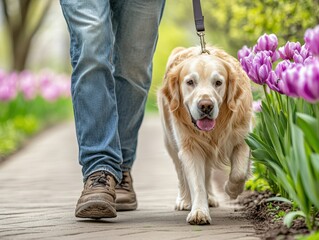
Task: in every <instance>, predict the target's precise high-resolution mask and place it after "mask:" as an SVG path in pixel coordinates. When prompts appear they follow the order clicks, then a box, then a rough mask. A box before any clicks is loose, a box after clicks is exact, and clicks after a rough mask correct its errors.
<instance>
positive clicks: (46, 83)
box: [39, 72, 60, 102]
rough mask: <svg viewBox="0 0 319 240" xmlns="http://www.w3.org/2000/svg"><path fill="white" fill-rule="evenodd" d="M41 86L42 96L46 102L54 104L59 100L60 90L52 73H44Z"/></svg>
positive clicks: (41, 77)
mask: <svg viewBox="0 0 319 240" xmlns="http://www.w3.org/2000/svg"><path fill="white" fill-rule="evenodd" d="M39 84H40V90H41V91H40V94H41V96H42V97H43V98H44V99H45V100H47V101H49V102H54V101H56V100H57V99H58V98H59V96H60V89H59V87H58V85H57V84H56V83H55V81H54V76H53V75H52V73H47V72H45V73H42V75H41V76H40V82H39Z"/></svg>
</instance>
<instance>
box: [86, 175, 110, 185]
mask: <svg viewBox="0 0 319 240" xmlns="http://www.w3.org/2000/svg"><path fill="white" fill-rule="evenodd" d="M91 179H92V183H91V185H90V187H97V186H101V187H105V186H107V187H110V183H109V181H108V180H109V179H108V176H107V175H106V174H105V172H102V173H101V174H100V175H97V176H93V177H92V178H91Z"/></svg>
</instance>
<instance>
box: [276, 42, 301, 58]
mask: <svg viewBox="0 0 319 240" xmlns="http://www.w3.org/2000/svg"><path fill="white" fill-rule="evenodd" d="M278 51H279V54H280V57H281V58H282V59H287V60H293V57H294V54H295V53H299V52H300V51H301V45H300V43H299V42H296V43H295V42H287V43H286V45H285V46H283V47H280V48H279V50H278Z"/></svg>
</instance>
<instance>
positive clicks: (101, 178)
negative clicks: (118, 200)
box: [75, 171, 116, 218]
mask: <svg viewBox="0 0 319 240" xmlns="http://www.w3.org/2000/svg"><path fill="white" fill-rule="evenodd" d="M115 185H116V182H115V179H114V177H113V176H112V175H110V174H109V173H108V172H106V171H99V172H95V173H93V174H91V175H90V176H89V177H88V179H87V181H86V182H85V184H84V189H83V191H82V194H81V197H80V198H79V200H78V203H77V204H76V208H75V216H76V217H79V218H114V217H116V210H115V189H114V188H115Z"/></svg>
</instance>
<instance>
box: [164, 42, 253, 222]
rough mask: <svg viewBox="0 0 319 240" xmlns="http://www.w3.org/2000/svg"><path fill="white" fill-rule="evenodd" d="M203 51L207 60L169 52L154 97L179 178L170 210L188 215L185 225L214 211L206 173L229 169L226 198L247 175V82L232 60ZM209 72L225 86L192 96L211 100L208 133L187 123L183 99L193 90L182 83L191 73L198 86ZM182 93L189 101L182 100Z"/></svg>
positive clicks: (195, 50) (195, 51) (194, 50)
mask: <svg viewBox="0 0 319 240" xmlns="http://www.w3.org/2000/svg"><path fill="white" fill-rule="evenodd" d="M208 50H209V51H210V55H207V54H201V53H200V48H199V47H191V48H187V49H186V48H176V49H174V50H173V52H172V53H171V55H170V57H169V60H168V63H167V67H166V73H165V77H164V81H163V86H162V88H161V89H160V91H159V92H158V106H159V110H160V113H161V119H162V125H163V129H164V138H165V145H166V148H167V150H168V153H169V154H170V156H171V157H172V159H173V161H174V164H175V167H176V171H177V175H178V179H179V194H178V197H177V200H176V209H177V210H185V209H187V210H191V212H190V214H189V215H188V217H187V221H188V222H189V223H191V224H207V223H210V221H211V219H210V215H209V210H208V205H209V206H218V202H217V201H216V199H215V198H214V194H213V192H212V184H211V181H212V180H211V178H212V176H211V170H212V169H214V168H223V166H225V165H226V166H230V169H231V170H230V174H229V179H228V181H227V182H226V184H225V191H226V193H227V194H228V195H229V196H230V197H231V198H237V196H238V195H239V194H240V193H241V192H242V190H243V186H244V182H245V180H246V178H247V174H248V172H249V159H248V158H249V149H248V146H247V145H246V144H245V141H244V138H245V137H246V136H247V134H248V132H249V131H250V127H251V117H252V110H251V105H252V95H251V87H250V80H249V79H248V77H247V75H246V73H244V71H243V70H242V68H241V66H240V64H239V62H238V61H237V60H236V59H235V58H233V57H232V56H230V55H229V54H227V53H226V52H225V51H223V50H221V49H218V48H215V47H208ZM210 69H211V71H212V72H214V73H215V72H216V73H215V75H216V76H218V77H219V78H220V79H224V80H225V85H224V86H223V87H224V89H223V90H218V91H220V92H218V91H217V90H216V88H217V87H215V89H213V90H211V91H212V92H214V93H212V94H210V92H207V91H206V90H205V88H203V89H201V90H200V91H204V92H205V91H206V92H205V94H202V95H201V94H200V93H198V92H200V91H199V90H198V91H197V94H199V95H198V96H200V97H201V96H204V95H205V98H207V99H213V101H212V102H214V103H215V105H214V107H215V108H218V110H219V111H218V116H217V117H216V124H215V126H214V127H213V130H211V131H202V130H200V129H198V127H196V125H194V121H192V116H191V115H192V113H191V111H190V110H189V109H190V108H191V107H190V105H187V104H196V103H192V102H191V100H188V99H191V95H192V94H193V92H191V91H193V90H189V87H187V86H186V87H185V86H184V85H185V83H184V81H185V80H184V79H185V78H186V77H187V76H189V75H191V76H193V75H192V74H195V76H198V80H197V81H202V79H204V78H207V76H211V75H209V74H212V73H210V72H209V71H210ZM193 72H195V73H193ZM215 75H214V76H215ZM221 81H222V80H221ZM183 84H184V85H183ZM205 84H206V85H207V83H205ZM209 84H210V82H209ZM207 86H208V87H210V85H207ZM185 89H186V90H185ZM215 90H216V91H215ZM186 92H187V94H188V95H189V96H184V95H183V94H185V95H187V94H186ZM188 92H189V93H188ZM200 97H198V98H200ZM187 101H189V102H190V103H188V102H187ZM192 101H194V100H192ZM203 191H204V193H202V192H203ZM202 198H206V200H205V199H202Z"/></svg>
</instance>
